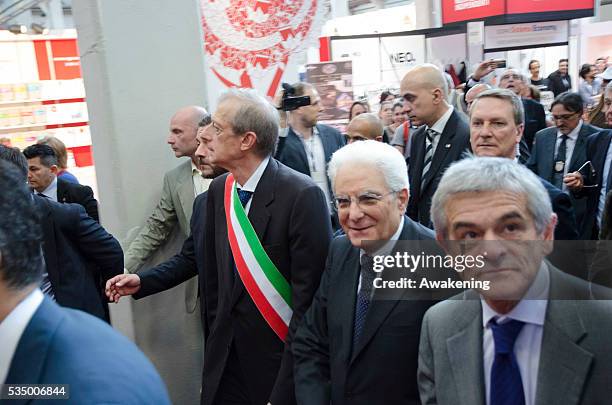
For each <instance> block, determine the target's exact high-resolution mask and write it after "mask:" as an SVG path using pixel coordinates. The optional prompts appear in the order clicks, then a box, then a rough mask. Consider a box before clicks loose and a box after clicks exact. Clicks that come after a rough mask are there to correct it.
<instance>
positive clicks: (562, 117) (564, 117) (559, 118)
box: [552, 112, 579, 121]
mask: <svg viewBox="0 0 612 405" xmlns="http://www.w3.org/2000/svg"><path fill="white" fill-rule="evenodd" d="M578 114H579V113H577V112H575V113H573V114H564V115H553V116H552V118H553V120H554V121H569V120H571V119H572V118H573V117H575V116H576V115H578Z"/></svg>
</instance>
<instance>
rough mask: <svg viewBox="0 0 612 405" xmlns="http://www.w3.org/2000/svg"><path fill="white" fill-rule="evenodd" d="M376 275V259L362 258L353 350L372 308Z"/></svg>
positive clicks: (366, 256)
mask: <svg viewBox="0 0 612 405" xmlns="http://www.w3.org/2000/svg"><path fill="white" fill-rule="evenodd" d="M375 277H376V273H375V272H374V259H373V258H372V256H370V255H366V254H364V255H362V256H361V288H360V289H359V292H358V293H357V302H356V305H355V322H354V323H353V350H355V347H356V346H357V343H358V342H359V338H360V337H361V332H362V331H363V326H364V325H365V320H366V315H367V313H368V308H369V307H370V296H371V295H372V288H373V286H372V283H373V281H374V278H375Z"/></svg>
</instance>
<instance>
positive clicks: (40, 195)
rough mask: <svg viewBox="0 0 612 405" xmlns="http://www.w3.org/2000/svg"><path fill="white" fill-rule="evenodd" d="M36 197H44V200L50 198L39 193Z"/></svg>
mask: <svg viewBox="0 0 612 405" xmlns="http://www.w3.org/2000/svg"><path fill="white" fill-rule="evenodd" d="M36 195H37V196H39V197H43V198H49V197H48V196H46V195H45V194H43V193H38V192H37V193H36Z"/></svg>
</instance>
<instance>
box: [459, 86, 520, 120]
mask: <svg viewBox="0 0 612 405" xmlns="http://www.w3.org/2000/svg"><path fill="white" fill-rule="evenodd" d="M483 98H496V99H499V100H504V101H507V102H508V103H510V105H511V106H512V115H513V116H514V123H515V124H516V125H521V124H524V123H525V112H524V109H523V102H522V101H521V98H520V97H519V96H517V95H516V94H514V92H513V91H510V90H508V89H491V90H485V91H483V92H482V93H480V94H479V95H477V96H476V98H475V99H474V101H472V108H471V109H470V118H471V117H472V112H473V111H474V109H475V108H476V104H477V103H478V100H482V99H483Z"/></svg>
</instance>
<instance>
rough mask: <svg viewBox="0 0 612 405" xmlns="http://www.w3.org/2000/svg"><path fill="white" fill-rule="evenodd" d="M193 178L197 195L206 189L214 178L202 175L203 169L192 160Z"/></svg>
mask: <svg viewBox="0 0 612 405" xmlns="http://www.w3.org/2000/svg"><path fill="white" fill-rule="evenodd" d="M191 178H192V180H193V193H194V195H195V196H196V197H197V196H199V195H200V194H202V193H203V192H205V191H206V190H208V186H209V185H210V183H211V182H212V179H205V178H204V177H202V171H201V170H200V169H198V167H197V166H196V165H195V163H193V161H191Z"/></svg>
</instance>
